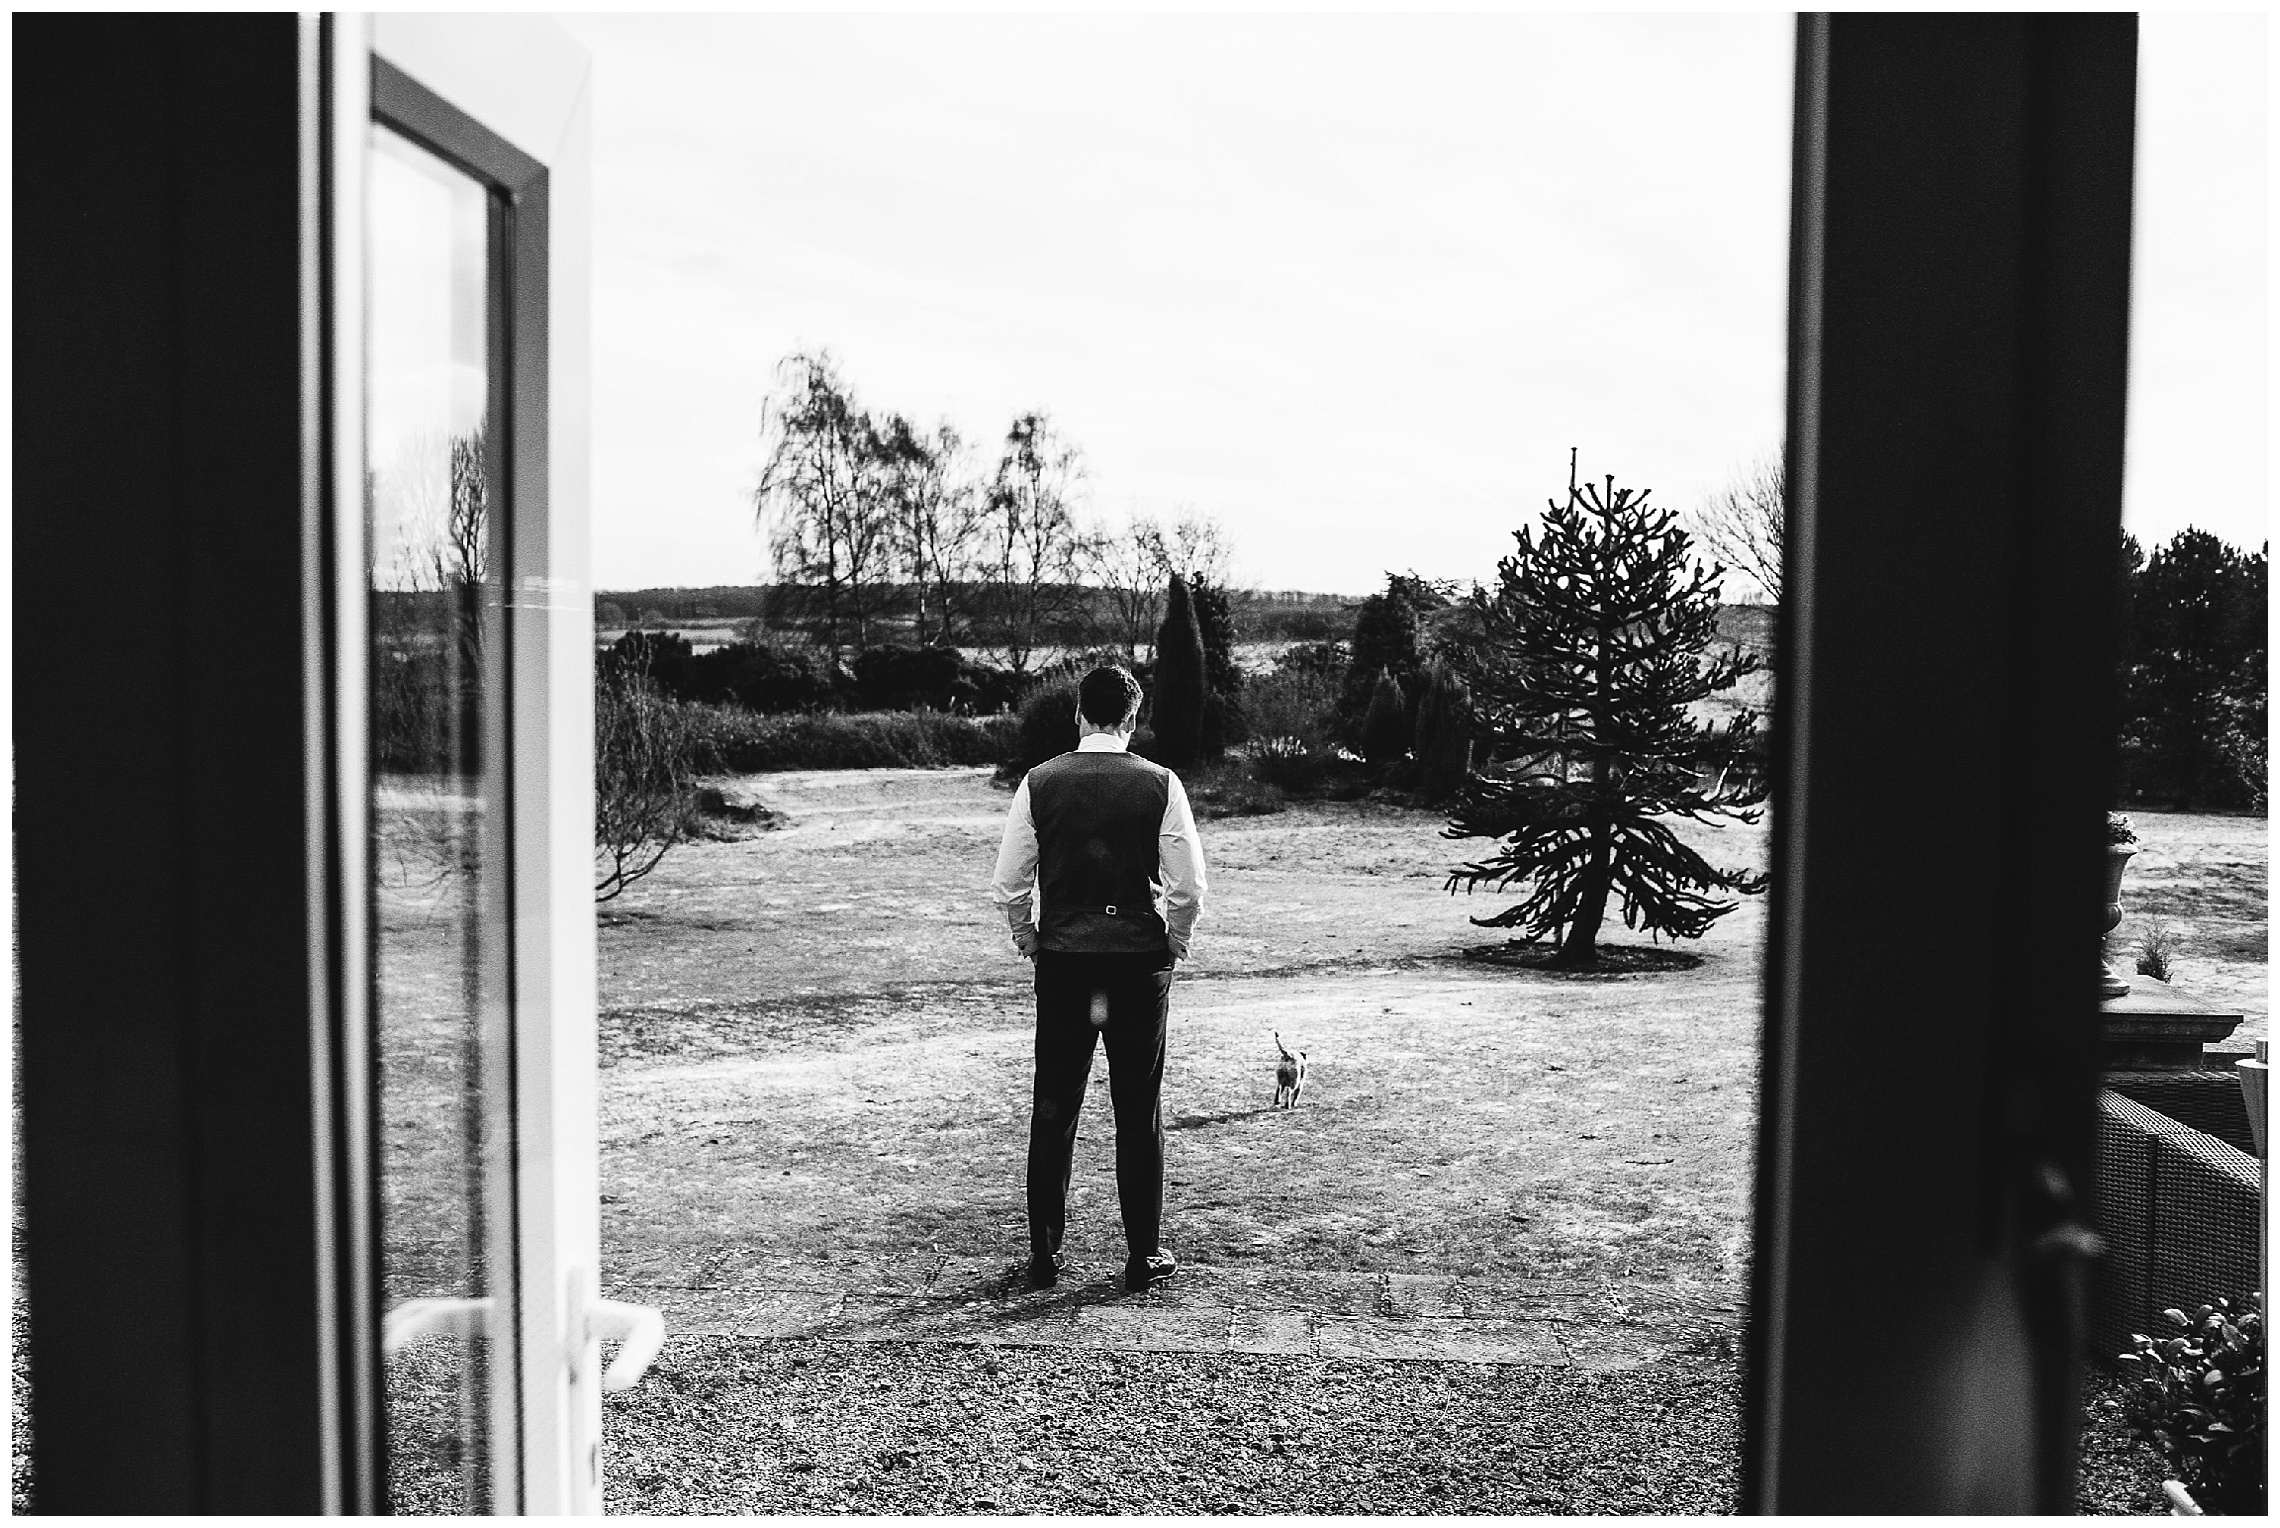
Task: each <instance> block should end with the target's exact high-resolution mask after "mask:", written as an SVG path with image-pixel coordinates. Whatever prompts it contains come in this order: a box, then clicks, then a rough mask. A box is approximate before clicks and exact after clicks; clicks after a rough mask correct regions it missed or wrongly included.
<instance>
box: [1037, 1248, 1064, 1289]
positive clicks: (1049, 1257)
mask: <svg viewBox="0 0 2280 1528" xmlns="http://www.w3.org/2000/svg"><path fill="white" fill-rule="evenodd" d="M1061 1268H1062V1263H1061V1254H1060V1253H1058V1252H1032V1253H1031V1254H1030V1255H1029V1287H1030V1288H1031V1289H1051V1288H1052V1287H1053V1286H1054V1285H1055V1284H1058V1283H1060V1282H1061Z"/></svg>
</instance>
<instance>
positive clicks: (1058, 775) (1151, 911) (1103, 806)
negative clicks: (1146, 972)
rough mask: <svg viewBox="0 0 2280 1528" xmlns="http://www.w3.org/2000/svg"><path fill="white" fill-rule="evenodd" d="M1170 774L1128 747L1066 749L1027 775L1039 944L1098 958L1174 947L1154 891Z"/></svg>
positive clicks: (1168, 793) (1168, 794) (1169, 798)
mask: <svg viewBox="0 0 2280 1528" xmlns="http://www.w3.org/2000/svg"><path fill="white" fill-rule="evenodd" d="M1171 780H1172V776H1171V772H1170V771H1169V770H1167V769H1165V768H1164V767H1163V766H1162V765H1160V764H1151V763H1149V762H1148V761H1147V760H1146V759H1143V758H1140V757H1138V756H1136V755H1134V754H1129V753H1107V752H1101V753H1064V754H1062V755H1061V756H1060V757H1059V758H1057V759H1049V760H1047V761H1046V762H1045V763H1043V764H1040V765H1038V766H1037V767H1036V768H1035V769H1033V770H1031V771H1030V772H1029V818H1030V821H1031V822H1033V823H1034V824H1036V827H1037V896H1038V913H1037V940H1038V943H1039V944H1040V945H1042V946H1043V947H1044V948H1046V949H1048V950H1066V951H1071V952H1076V953H1082V954H1097V955H1108V954H1132V955H1137V954H1145V953H1151V952H1154V951H1158V950H1164V949H1167V948H1169V944H1168V941H1167V940H1166V939H1165V937H1164V920H1163V919H1162V918H1161V917H1160V916H1158V915H1157V912H1156V887H1157V884H1158V882H1157V875H1158V873H1159V866H1158V860H1157V851H1158V842H1157V840H1158V836H1159V835H1160V834H1161V833H1162V832H1163V828H1164V808H1165V806H1166V804H1167V803H1169V802H1170V800H1171Z"/></svg>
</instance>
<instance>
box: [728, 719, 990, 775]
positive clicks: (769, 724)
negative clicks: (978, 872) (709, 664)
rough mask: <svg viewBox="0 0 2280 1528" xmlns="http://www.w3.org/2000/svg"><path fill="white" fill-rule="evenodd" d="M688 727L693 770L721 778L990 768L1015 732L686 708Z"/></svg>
mask: <svg viewBox="0 0 2280 1528" xmlns="http://www.w3.org/2000/svg"><path fill="white" fill-rule="evenodd" d="M690 723H691V730H692V733H693V744H692V746H693V752H694V755H695V758H696V761H697V765H698V767H699V768H700V769H701V770H703V771H706V772H708V773H712V772H717V773H724V774H749V773H753V772H756V771H759V770H766V769H942V768H948V767H950V766H953V765H961V764H967V765H971V764H996V763H999V762H1001V761H1002V760H1004V759H1005V758H1006V756H1007V755H1008V754H1009V753H1010V752H1011V751H1012V748H1013V742H1014V733H1015V726H1016V723H1015V721H1014V719H1013V718H1012V717H1008V716H987V717H974V716H946V715H944V714H942V713H941V712H939V711H884V712H829V711H826V712H815V713H812V714H806V715H777V716H762V715H758V714H756V713H754V712H750V711H745V710H740V709H737V708H735V707H729V706H695V707H691V708H690Z"/></svg>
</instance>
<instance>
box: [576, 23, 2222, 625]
mask: <svg viewBox="0 0 2280 1528" xmlns="http://www.w3.org/2000/svg"><path fill="white" fill-rule="evenodd" d="M563 23H564V25H565V26H567V27H568V28H569V29H570V30H571V31H572V32H573V33H574V34H575V35H576V36H577V37H578V38H579V39H580V40H581V41H583V42H584V43H585V44H586V46H587V47H588V48H590V49H591V50H592V52H593V54H594V57H595V65H596V67H595V85H594V129H595V187H594V191H595V203H594V206H595V229H594V246H595V271H594V283H595V286H594V401H595V405H596V407H595V439H594V492H595V501H594V538H595V546H594V551H595V566H594V577H595V581H596V583H597V585H598V586H600V587H603V588H628V587H636V586H642V585H661V584H714V583H748V582H755V581H758V580H760V579H761V578H763V577H764V576H765V561H766V559H765V553H764V548H763V546H762V543H761V540H760V538H759V536H758V535H757V533H756V532H755V530H754V528H753V523H752V513H751V503H750V494H751V489H752V486H753V484H754V482H755V481H756V480H757V477H758V473H759V468H760V464H761V461H762V456H763V446H762V443H761V439H760V433H759V426H760V417H761V403H762V400H763V398H764V397H765V396H766V395H767V393H768V391H769V389H770V387H771V385H772V382H773V380H774V368H775V365H776V363H777V361H778V360H779V359H780V358H781V357H783V356H784V355H786V354H787V353H789V352H791V351H793V350H795V349H799V348H802V347H828V348H829V349H830V350H831V351H832V352H833V353H834V354H835V355H836V356H837V357H838V358H839V360H840V362H841V365H842V367H843V370H844V373H845V375H846V377H847V379H848V380H849V381H850V382H851V383H852V384H853V385H854V387H855V388H856V389H857V391H858V393H859V394H860V396H861V397H862V398H863V400H864V401H865V402H867V403H868V404H870V405H871V406H873V407H877V408H882V409H891V410H896V411H900V412H903V413H906V414H909V415H911V416H912V417H914V418H915V419H918V420H920V421H921V422H931V421H933V420H935V419H938V418H948V419H950V420H951V421H953V422H955V423H956V424H957V425H958V426H959V427H960V429H961V430H962V431H963V432H964V433H965V434H966V435H967V436H968V437H969V438H971V439H975V440H977V441H979V442H981V443H982V445H983V446H984V447H985V449H987V450H989V451H990V452H991V453H992V455H993V459H994V448H995V444H996V441H997V440H998V439H999V438H1000V437H1002V435H1003V433H1004V430H1005V427H1006V425H1007V423H1008V422H1009V421H1010V420H1011V419H1012V418H1013V416H1014V415H1015V414H1016V413H1018V412H1020V411H1023V410H1027V409H1032V408H1043V409H1046V410H1048V411H1049V412H1050V413H1051V414H1052V415H1053V417H1054V418H1055V420H1056V421H1058V423H1059V424H1060V426H1061V428H1062V429H1063V431H1064V432H1065V433H1066V434H1067V436H1068V437H1069V438H1070V439H1072V440H1074V441H1075V442H1076V443H1077V444H1078V445H1080V446H1081V447H1082V448H1083V450H1084V453H1085V457H1086V460H1087V462H1088V464H1089V468H1090V478H1089V483H1088V489H1089V506H1090V509H1091V511H1092V512H1093V513H1094V515H1095V516H1097V517H1104V518H1108V519H1116V518H1120V517H1121V516H1122V515H1123V514H1125V513H1126V512H1128V511H1129V510H1131V509H1133V508H1139V509H1142V510H1145V511H1150V512H1155V513H1162V514H1171V513H1176V512H1178V511H1180V510H1182V509H1185V508H1193V509H1197V510H1202V511H1206V512H1209V513H1211V514H1215V515H1217V516H1218V517H1219V518H1220V519H1221V521H1222V522H1223V523H1224V524H1225V525H1226V526H1227V528H1228V529H1229V531H1230V532H1231V533H1232V534H1233V537H1234V540H1235V543H1236V547H1237V563H1236V573H1237V575H1238V577H1239V578H1240V579H1241V580H1242V581H1243V582H1246V583H1251V584H1257V585H1261V586H1265V587H1271V588H1305V589H1315V590H1327V591H1337V592H1346V593H1359V592H1364V591H1366V590H1368V589H1369V588H1371V587H1373V586H1375V585H1376V584H1377V583H1378V582H1380V580H1381V578H1382V574H1383V571H1384V570H1385V569H1388V568H1415V569H1417V570H1418V571H1420V572H1423V573H1427V574H1431V575H1438V576H1446V577H1453V578H1459V579H1463V580H1466V581H1470V580H1472V579H1475V578H1483V577H1486V576H1487V575H1488V574H1489V573H1490V571H1491V570H1492V568H1493V565H1494V562H1495V559H1496V558H1497V557H1498V556H1499V555H1501V554H1502V553H1503V552H1504V550H1505V549H1506V548H1507V547H1508V546H1509V545H1510V532H1511V531H1512V529H1513V528H1514V527H1515V526H1517V525H1519V524H1521V523H1523V521H1524V520H1526V519H1528V518H1530V517H1532V516H1533V515H1534V513H1535V512H1536V510H1537V509H1539V508H1540V507H1541V505H1542V503H1543V501H1544V499H1545V498H1546V497H1547V496H1548V495H1550V494H1552V493H1554V492H1556V491H1558V490H1559V489H1561V488H1562V487H1563V486H1564V482H1565V474H1566V470H1567V451H1568V447H1569V446H1570V445H1574V446H1578V447H1580V448H1581V450H1582V458H1583V468H1584V470H1585V471H1586V473H1589V474H1593V475H1599V474H1605V473H1609V472H1612V473H1614V474H1615V475H1616V477H1617V480H1618V481H1619V482H1626V483H1636V484H1639V485H1642V486H1646V487H1650V488H1652V489H1653V490H1654V491H1655V493H1656V495H1657V497H1658V498H1660V499H1662V500H1664V501H1666V502H1669V503H1671V504H1673V505H1674V506H1676V507H1680V508H1686V507H1690V506H1691V505H1693V504H1694V503H1695V502H1697V501H1698V500H1699V498H1700V497H1701V496H1702V495H1703V494H1704V493H1705V492H1706V491H1708V490H1709V489H1711V488H1712V487H1714V486H1715V485H1716V484H1717V483H1718V482H1720V481H1721V480H1722V479H1724V478H1725V477H1726V476H1728V475H1729V474H1730V473H1731V472H1732V471H1734V470H1735V469H1736V468H1737V467H1739V466H1740V465H1741V464H1742V463H1743V462H1745V461H1746V460H1747V459H1748V458H1749V457H1751V456H1752V455H1753V454H1756V453H1760V452H1764V451H1769V450H1771V449H1773V448H1774V447H1775V446H1776V445H1777V444H1778V442H1779V440H1780V436H1781V410H1782V393H1783V370H1784V357H1783V314H1784V305H1785V301H1786V293H1785V284H1786V272H1787V217H1788V185H1789V166H1788V150H1789V95H1790V54H1791V49H1792V46H1793V25H1794V24H1793V22H1792V20H1791V19H1790V18H1789V17H1787V16H1740V17H1727V16H1706V15H1694V16H1688V15H1662V16H1649V17H1560V16H1543V15H1538V16H1463V17H1398V18H1396V17H1364V16H1264V17H1258V16H1254V17H1225V16H1196V15H1158V16H1142V17H1111V16H1081V15H1061V16H1034V15H1033V16H1018V17H987V18H967V17H948V16H919V15H900V16H880V17H854V16H758V17H730V16H682V17H606V16H591V15H578V16H568V17H564V18H563ZM2262 26H2263V21H2262V18H2261V17H2176V16H2158V15H2157V16H2151V17H2148V18H2147V20H2146V21H2145V23H2144V27H2143V39H2142V50H2141V108H2140V116H2141V136H2140V200H2139V209H2140V221H2139V234H2138V244H2137V257H2138V259H2137V277H2138V288H2137V292H2138V308H2137V315H2138V316H2137V334H2136V336H2135V340H2134V345H2133V350H2134V355H2133V368H2134V375H2133V391H2132V400H2131V401H2132V409H2131V429H2130V437H2129V451H2130V485H2129V495H2128V505H2127V514H2128V517H2129V519H2130V521H2131V523H2132V525H2133V526H2134V527H2135V528H2137V529H2138V530H2139V531H2140V532H2141V534H2145V535H2148V536H2150V537H2152V538H2154V539H2159V538H2161V537H2165V536H2166V535H2168V534H2169V533H2170V531H2172V530H2174V529H2175V527H2176V526H2177V525H2180V524H2182V523H2184V522H2185V521H2186V520H2188V519H2193V520H2197V521H2199V522H2200V523H2202V524H2204V525H2207V526H2208V527H2210V528H2211V529H2214V530H2217V531H2218V532H2219V533H2220V534H2223V535H2225V536H2227V537H2228V539H2231V540H2234V541H2242V542H2249V543H2254V542H2256V541H2260V540H2262V539H2263V536H2264V534H2265V533H2264V491H2265V476H2264V475H2265V438H2264V429H2265V417H2264V416H2265V398H2266V380H2265V375H2264V371H2265V343H2266V327H2265V320H2264V305H2265V290H2264V288H2265V273H2266V261H2265V247H2264V195H2265V163H2264V145H2265V129H2264V113H2265V80H2264V68H2265V63H2264V61H2265V49H2264V45H2263V40H2262V30H2261V29H2262Z"/></svg>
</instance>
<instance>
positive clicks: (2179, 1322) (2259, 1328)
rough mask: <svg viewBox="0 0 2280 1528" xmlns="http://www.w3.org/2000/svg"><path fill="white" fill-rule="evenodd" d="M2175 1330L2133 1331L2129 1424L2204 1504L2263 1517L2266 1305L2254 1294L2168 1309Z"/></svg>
mask: <svg viewBox="0 0 2280 1528" xmlns="http://www.w3.org/2000/svg"><path fill="white" fill-rule="evenodd" d="M2161 1314H2162V1317H2163V1319H2164V1320H2166V1321H2167V1322H2169V1324H2170V1325H2171V1326H2173V1327H2175V1328H2177V1334H2176V1335H2175V1336H2171V1337H2165V1338H2162V1339H2160V1340H2158V1341H2157V1340H2156V1339H2154V1338H2151V1337H2148V1336H2145V1335H2143V1334H2139V1335H2137V1336H2134V1337H2132V1338H2131V1339H2130V1341H2131V1345H2132V1351H2130V1352H2128V1353H2124V1354H2122V1355H2121V1363H2122V1366H2123V1370H2124V1374H2125V1378H2126V1382H2127V1384H2128V1386H2129V1399H2128V1412H2129V1418H2130V1425H2131V1427H2132V1428H2133V1430H2135V1431H2136V1432H2137V1434H2138V1435H2139V1436H2140V1437H2142V1438H2144V1439H2146V1440H2147V1441H2148V1442H2150V1443H2152V1444H2153V1445H2154V1446H2155V1447H2156V1448H2158V1449H2160V1450H2161V1455H2162V1458H2164V1459H2165V1460H2167V1461H2168V1462H2169V1465H2170V1467H2171V1468H2172V1469H2174V1470H2175V1471H2176V1472H2177V1475H2178V1478H2179V1479H2181V1480H2183V1481H2184V1482H2185V1484H2186V1485H2187V1486H2189V1487H2190V1488H2191V1489H2192V1491H2193V1494H2194V1496H2195V1498H2196V1499H2197V1500H2199V1501H2200V1502H2201V1503H2202V1505H2203V1506H2204V1507H2206V1508H2211V1509H2214V1510H2215V1511H2218V1512H2223V1513H2227V1514H2238V1515H2248V1514H2256V1515H2259V1516H2261V1515H2262V1514H2263V1512H2264V1309H2263V1301H2262V1300H2261V1299H2260V1298H2259V1297H2258V1296H2257V1295H2255V1294H2250V1295H2249V1296H2248V1297H2247V1298H2246V1300H2244V1301H2243V1302H2242V1307H2241V1308H2239V1309H2235V1307H2234V1306H2233V1303H2232V1302H2231V1301H2229V1300H2223V1299H2220V1300H2218V1301H2217V1303H2216V1304H2214V1305H2204V1306H2202V1307H2200V1308H2199V1309H2198V1310H2196V1311H2195V1312H2194V1313H2193V1314H2192V1315H2190V1316H2188V1315H2186V1314H2185V1312H2183V1311H2181V1310H2174V1309H2172V1310H2165V1311H2163V1312H2162V1313H2161Z"/></svg>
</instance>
